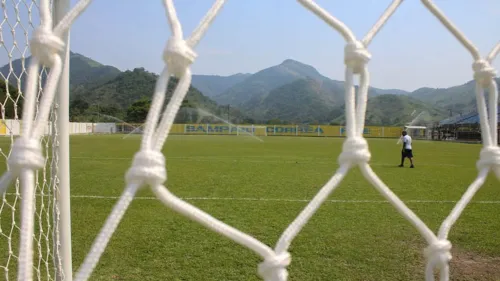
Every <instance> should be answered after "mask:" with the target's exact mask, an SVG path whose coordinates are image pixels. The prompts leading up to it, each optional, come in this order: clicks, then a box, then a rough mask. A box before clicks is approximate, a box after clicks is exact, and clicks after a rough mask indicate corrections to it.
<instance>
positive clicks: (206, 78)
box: [191, 73, 251, 97]
mask: <svg viewBox="0 0 500 281" xmlns="http://www.w3.org/2000/svg"><path fill="white" fill-rule="evenodd" d="M250 76H251V74H248V73H238V74H234V75H230V76H219V75H196V74H195V75H193V79H192V80H191V85H193V86H194V87H195V88H197V89H198V90H200V91H201V92H202V93H203V94H204V95H205V96H207V97H213V96H216V95H218V94H220V93H222V92H224V91H226V90H227V89H229V88H231V87H232V86H234V85H235V84H238V83H240V82H242V81H243V80H245V79H247V78H248V77H250Z"/></svg>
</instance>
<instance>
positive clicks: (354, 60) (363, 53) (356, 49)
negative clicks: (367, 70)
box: [344, 41, 372, 74]
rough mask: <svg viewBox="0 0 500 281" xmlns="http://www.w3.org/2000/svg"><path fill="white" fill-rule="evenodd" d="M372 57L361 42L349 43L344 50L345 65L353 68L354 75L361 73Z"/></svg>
mask: <svg viewBox="0 0 500 281" xmlns="http://www.w3.org/2000/svg"><path fill="white" fill-rule="evenodd" d="M371 57H372V55H371V54H370V53H369V52H368V50H367V49H366V48H365V46H364V44H363V43H361V42H360V41H354V42H349V43H347V44H346V46H345V48H344V63H345V64H346V65H347V66H348V67H350V68H352V70H353V73H355V74H357V73H361V71H362V70H363V68H364V67H365V65H366V64H367V63H368V62H369V61H370V59H371Z"/></svg>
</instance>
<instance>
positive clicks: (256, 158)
mask: <svg viewBox="0 0 500 281" xmlns="http://www.w3.org/2000/svg"><path fill="white" fill-rule="evenodd" d="M70 158H71V159H81V160H85V159H88V160H97V161H99V160H105V161H106V160H109V161H114V160H129V161H132V157H89V156H72V157H70ZM168 160H177V161H195V162H210V161H230V162H245V163H296V164H301V163H305V162H314V164H324V165H330V164H334V165H338V164H337V158H336V157H334V158H325V157H321V158H319V157H316V158H315V157H303V158H300V157H297V158H293V157H280V156H269V155H253V156H252V155H249V156H239V157H234V156H167V161H168ZM396 164H397V163H396ZM370 165H372V166H386V167H387V166H396V165H390V164H387V163H377V162H371V163H370ZM418 166H424V167H426V166H437V167H439V166H444V167H466V166H468V165H457V164H444V163H421V164H418ZM470 167H471V168H474V169H475V166H474V165H470Z"/></svg>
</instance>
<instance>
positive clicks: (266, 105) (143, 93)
mask: <svg viewBox="0 0 500 281" xmlns="http://www.w3.org/2000/svg"><path fill="white" fill-rule="evenodd" d="M29 61H30V58H27V59H25V60H21V59H18V60H14V61H13V62H12V63H11V64H10V65H5V66H3V67H2V68H0V74H2V75H3V76H4V78H5V79H4V80H7V81H8V82H9V87H11V88H9V94H10V96H9V97H7V94H6V91H5V89H6V87H7V86H6V85H2V87H3V90H4V91H3V92H0V99H1V100H3V101H6V102H4V103H7V104H6V115H8V116H11V115H14V112H13V108H14V106H13V105H14V103H13V100H17V99H18V97H17V95H18V94H17V90H16V89H15V88H14V87H15V86H17V85H18V80H20V81H21V83H24V79H25V78H26V73H25V72H23V69H26V66H27V64H28V63H29ZM70 63H71V66H70V83H71V85H70V86H71V101H72V106H71V114H72V115H71V116H72V120H75V121H91V120H95V116H96V114H97V115H99V116H101V117H102V116H109V117H110V118H112V117H113V118H115V119H124V120H125V119H127V118H129V119H130V120H136V121H137V120H142V118H144V117H145V116H144V115H145V114H146V113H147V110H148V108H149V107H148V106H149V103H150V99H151V95H152V93H153V91H154V87H155V83H156V80H157V78H158V76H157V75H156V74H154V73H151V72H148V71H146V70H145V69H144V68H136V69H134V70H127V71H124V72H121V71H120V70H118V69H117V68H115V67H112V66H106V65H103V64H101V63H99V62H96V61H94V60H92V59H90V58H87V57H85V56H83V55H80V54H77V53H71V57H70ZM7 77H8V79H7ZM497 82H500V79H498V80H497ZM176 83H177V80H176V79H172V80H171V81H170V84H169V91H168V93H167V98H169V96H170V95H171V93H172V90H173V88H174V87H175V84H176ZM12 86H14V87H12ZM21 90H22V89H21ZM356 90H357V89H356ZM207 96H212V98H213V100H212V99H211V98H209V97H207ZM368 96H369V100H368V103H369V104H368V113H367V115H366V116H367V120H366V123H367V124H369V125H402V124H406V123H408V122H410V121H411V120H412V119H413V118H415V116H414V115H412V114H415V112H417V113H419V112H424V113H425V114H423V115H421V116H420V119H421V120H420V122H433V121H436V120H439V119H442V118H444V117H446V116H448V115H449V113H450V111H451V112H453V113H460V112H467V111H469V110H470V109H472V110H473V109H475V96H474V82H473V81H471V82H468V83H466V84H464V85H460V86H456V87H451V88H446V89H433V88H420V89H418V90H416V91H414V92H411V93H410V92H406V91H403V90H398V89H378V88H374V87H371V88H370V89H369V93H368ZM21 99H22V98H21ZM214 100H215V101H214ZM216 102H218V104H217V103H216ZM9 103H10V104H9ZM17 104H19V105H20V104H21V103H20V101H18V102H17ZM8 107H10V108H11V109H9V108H8ZM18 109H19V110H18V116H19V117H20V108H18ZM9 110H10V111H9ZM343 114H344V82H342V81H336V80H332V79H329V78H327V77H325V76H323V75H321V74H320V73H319V72H318V71H317V70H316V69H315V68H314V67H312V66H310V65H307V64H303V63H301V62H298V61H295V60H291V59H288V60H285V61H283V62H282V63H281V64H279V65H276V66H272V67H269V68H266V69H263V70H261V71H258V72H257V73H254V74H235V75H231V76H217V75H194V76H193V80H192V85H191V87H190V89H189V93H188V94H187V97H186V99H185V101H184V103H183V106H182V109H181V111H180V112H179V114H178V117H177V118H178V119H177V121H179V122H222V120H221V119H220V118H221V117H218V116H224V118H222V119H225V118H227V119H230V120H229V121H230V122H233V123H241V122H244V123H252V122H278V123H330V122H333V123H342V122H343V120H344V117H343ZM218 118H219V120H217V119H218ZM127 120H128V119H127ZM115 121H116V120H115Z"/></svg>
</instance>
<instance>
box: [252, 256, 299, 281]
mask: <svg viewBox="0 0 500 281" xmlns="http://www.w3.org/2000/svg"><path fill="white" fill-rule="evenodd" d="M291 261H292V257H291V256H290V253H288V252H283V253H281V254H273V255H272V256H269V257H267V258H266V259H265V260H264V261H263V262H262V263H260V264H259V270H258V271H259V275H260V276H261V277H262V278H263V279H264V280H265V281H286V280H287V278H288V271H287V270H286V267H287V266H289V265H290V262H291Z"/></svg>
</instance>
